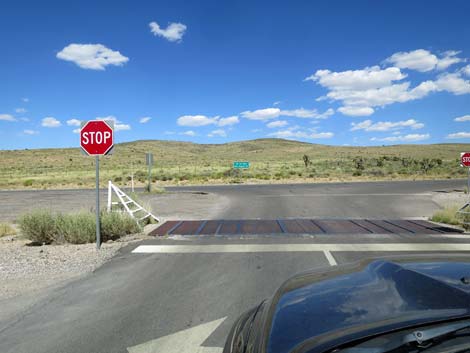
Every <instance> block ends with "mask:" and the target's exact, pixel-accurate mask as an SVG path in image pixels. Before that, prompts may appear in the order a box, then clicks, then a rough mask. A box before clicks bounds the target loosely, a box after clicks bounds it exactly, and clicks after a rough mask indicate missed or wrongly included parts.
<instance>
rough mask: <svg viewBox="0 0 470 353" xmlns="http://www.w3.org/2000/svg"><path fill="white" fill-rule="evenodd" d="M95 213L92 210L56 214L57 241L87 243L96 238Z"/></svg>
mask: <svg viewBox="0 0 470 353" xmlns="http://www.w3.org/2000/svg"><path fill="white" fill-rule="evenodd" d="M95 222H96V220H95V215H94V214H93V213H91V212H82V213H76V214H58V215H56V228H57V238H56V239H55V241H56V242H57V243H63V242H67V243H72V244H85V243H92V242H94V241H95V240H96V224H95Z"/></svg>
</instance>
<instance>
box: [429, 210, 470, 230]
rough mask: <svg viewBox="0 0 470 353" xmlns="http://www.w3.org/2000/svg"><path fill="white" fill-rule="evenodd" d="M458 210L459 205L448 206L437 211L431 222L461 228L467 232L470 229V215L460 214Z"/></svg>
mask: <svg viewBox="0 0 470 353" xmlns="http://www.w3.org/2000/svg"><path fill="white" fill-rule="evenodd" d="M458 210H459V207H458V206H457V205H452V206H447V207H445V208H443V209H441V210H438V211H436V212H435V213H434V214H433V215H432V217H431V221H433V222H438V223H445V224H450V225H456V226H461V227H463V228H464V229H466V230H468V229H470V214H465V213H459V212H458Z"/></svg>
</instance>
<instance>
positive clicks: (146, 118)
mask: <svg viewBox="0 0 470 353" xmlns="http://www.w3.org/2000/svg"><path fill="white" fill-rule="evenodd" d="M151 119H152V118H151V117H149V116H144V117H143V118H140V120H139V123H141V124H146V123H148V122H149V121H150V120H151Z"/></svg>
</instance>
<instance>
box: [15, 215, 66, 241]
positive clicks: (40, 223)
mask: <svg viewBox="0 0 470 353" xmlns="http://www.w3.org/2000/svg"><path fill="white" fill-rule="evenodd" d="M19 226H20V230H21V233H22V234H23V235H24V236H25V237H26V238H28V239H29V240H31V241H32V242H36V243H45V244H50V243H52V242H54V241H55V240H56V239H57V238H58V234H57V227H56V218H55V217H54V215H53V214H52V213H51V212H49V211H43V210H37V211H33V212H31V213H27V214H25V215H23V216H21V218H20V220H19Z"/></svg>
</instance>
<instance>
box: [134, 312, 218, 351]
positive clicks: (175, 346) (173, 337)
mask: <svg viewBox="0 0 470 353" xmlns="http://www.w3.org/2000/svg"><path fill="white" fill-rule="evenodd" d="M226 318H227V317H224V318H222V319H218V320H214V321H211V322H208V323H205V324H202V325H198V326H194V327H191V328H188V329H186V330H183V331H179V332H176V333H172V334H170V335H168V336H163V337H160V338H157V339H154V340H151V341H148V342H145V343H142V344H139V345H137V346H133V347H129V348H127V350H128V352H129V353H221V352H222V348H219V347H201V344H202V343H203V342H204V341H205V340H206V339H207V337H209V336H210V335H211V334H212V332H214V331H215V330H216V329H217V327H219V326H220V324H221V323H222V322H224V320H225V319H226Z"/></svg>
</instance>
